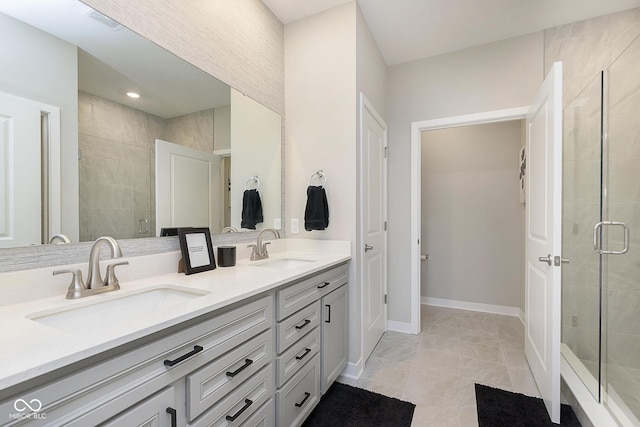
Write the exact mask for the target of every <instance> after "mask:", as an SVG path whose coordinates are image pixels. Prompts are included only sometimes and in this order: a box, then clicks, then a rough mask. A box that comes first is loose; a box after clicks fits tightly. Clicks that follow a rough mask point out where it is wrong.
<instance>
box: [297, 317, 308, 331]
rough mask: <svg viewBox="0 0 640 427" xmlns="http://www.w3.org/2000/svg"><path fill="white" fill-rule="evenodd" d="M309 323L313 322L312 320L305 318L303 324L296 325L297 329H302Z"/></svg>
mask: <svg viewBox="0 0 640 427" xmlns="http://www.w3.org/2000/svg"><path fill="white" fill-rule="evenodd" d="M309 323H311V320H309V319H304V323H303V324H302V325H299V326H298V325H296V329H302V328H304V327H305V326H307V325H308V324H309Z"/></svg>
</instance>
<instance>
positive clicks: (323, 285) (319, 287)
mask: <svg viewBox="0 0 640 427" xmlns="http://www.w3.org/2000/svg"><path fill="white" fill-rule="evenodd" d="M330 284H331V282H324V283H323V284H322V285H318V289H323V288H326V287H327V286H329V285H330Z"/></svg>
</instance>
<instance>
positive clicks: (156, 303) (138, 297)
mask: <svg viewBox="0 0 640 427" xmlns="http://www.w3.org/2000/svg"><path fill="white" fill-rule="evenodd" d="M116 292H117V291H116ZM207 294H209V291H204V290H200V289H189V288H182V287H177V286H171V285H165V286H157V287H153V288H149V289H145V290H143V291H140V292H136V293H128V294H125V295H122V296H117V297H116V296H115V295H114V294H110V295H108V296H107V295H106V294H102V295H99V296H95V297H88V298H91V299H92V300H91V301H87V303H86V304H82V303H80V304H78V305H74V306H72V307H68V308H57V309H54V310H47V311H41V312H38V313H32V314H29V315H27V318H29V319H31V320H33V321H35V322H38V323H40V324H43V325H47V326H50V327H52V328H55V329H58V330H61V331H87V330H88V329H87V327H88V326H89V325H95V326H96V327H99V326H100V325H101V324H103V325H104V324H113V323H115V322H118V323H120V322H126V321H127V319H141V318H143V317H144V316H149V315H154V314H158V313H161V312H162V311H163V310H167V309H168V308H171V307H175V306H176V305H179V304H181V303H183V302H186V301H189V300H193V299H195V298H199V297H202V296H204V295H207ZM105 297H108V298H109V299H108V300H106V301H104V300H102V298H105ZM94 298H95V299H94ZM89 327H91V326H89Z"/></svg>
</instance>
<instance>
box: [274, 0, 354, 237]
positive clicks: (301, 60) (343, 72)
mask: <svg viewBox="0 0 640 427" xmlns="http://www.w3.org/2000/svg"><path fill="white" fill-rule="evenodd" d="M355 16H356V6H355V2H353V3H349V4H346V5H344V6H340V7H337V8H335V9H332V10H329V11H326V12H323V13H320V14H317V15H314V16H311V17H309V18H306V19H302V20H300V21H297V22H294V23H291V24H288V25H287V26H286V27H285V50H286V52H287V55H286V57H285V74H286V86H285V94H286V102H285V104H286V110H285V114H286V118H287V120H286V126H285V129H286V141H287V143H286V190H285V191H286V194H287V200H286V217H287V218H288V219H294V218H297V219H298V220H299V221H300V234H299V235H298V236H296V235H293V234H290V233H289V234H288V236H289V237H304V238H319V239H348V240H351V241H355V238H356V235H355V221H356V200H355V199H356V192H355V191H356V190H355V186H356V170H355V165H356V144H355V141H356V109H355V108H354V107H355V105H356V103H355V98H356V62H355V58H356V31H355V20H356V17H355ZM319 169H322V170H323V171H324V172H325V174H326V176H327V185H326V187H325V188H326V191H327V198H328V202H329V227H328V228H327V229H326V230H324V231H310V232H307V231H305V230H304V209H305V204H306V188H307V183H308V180H309V177H310V176H311V175H312V174H313V173H315V172H316V171H317V170H319ZM289 231H290V229H288V232H289Z"/></svg>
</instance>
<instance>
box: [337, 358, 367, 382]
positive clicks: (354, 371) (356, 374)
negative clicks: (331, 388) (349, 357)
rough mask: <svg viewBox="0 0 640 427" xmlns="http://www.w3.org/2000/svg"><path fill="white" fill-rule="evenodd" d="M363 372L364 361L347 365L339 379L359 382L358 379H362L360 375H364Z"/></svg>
mask: <svg viewBox="0 0 640 427" xmlns="http://www.w3.org/2000/svg"><path fill="white" fill-rule="evenodd" d="M363 370H364V368H363V366H362V359H360V360H358V362H357V363H347V366H346V367H345V368H344V370H343V371H342V373H341V374H340V375H339V376H338V379H340V378H348V379H350V380H357V379H358V378H360V375H362V371H363Z"/></svg>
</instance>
